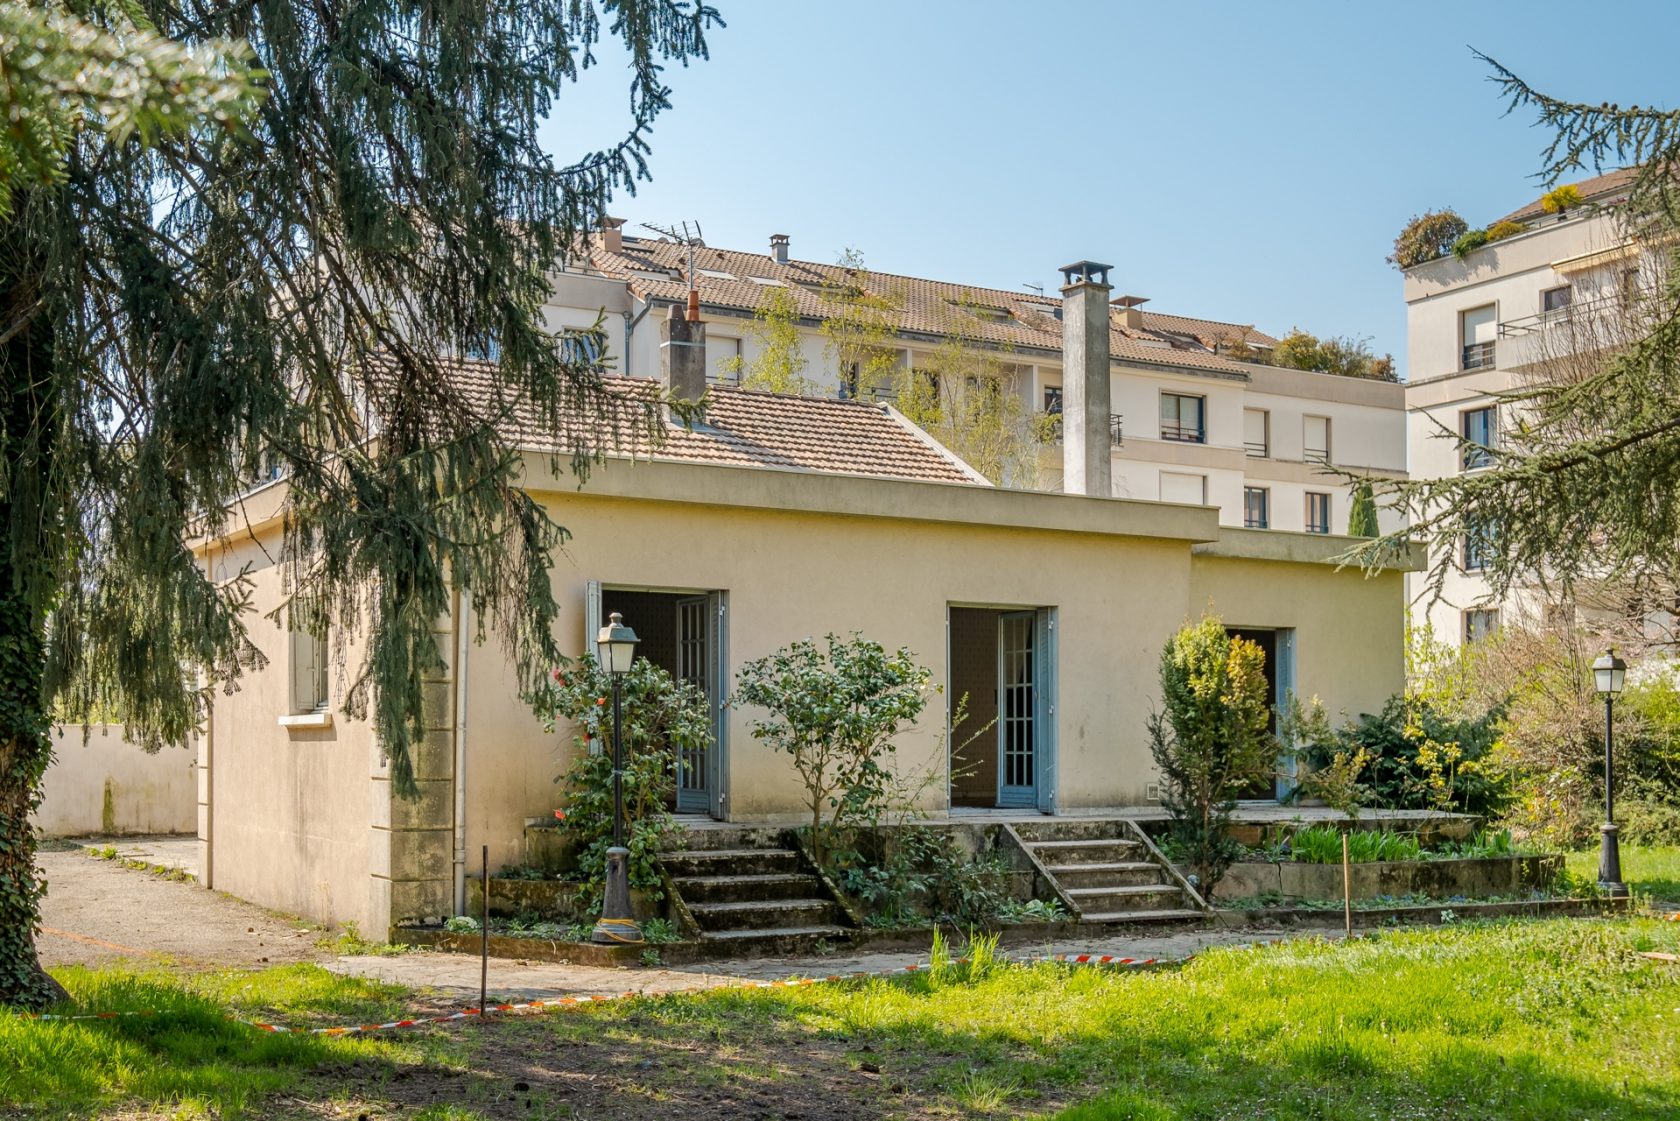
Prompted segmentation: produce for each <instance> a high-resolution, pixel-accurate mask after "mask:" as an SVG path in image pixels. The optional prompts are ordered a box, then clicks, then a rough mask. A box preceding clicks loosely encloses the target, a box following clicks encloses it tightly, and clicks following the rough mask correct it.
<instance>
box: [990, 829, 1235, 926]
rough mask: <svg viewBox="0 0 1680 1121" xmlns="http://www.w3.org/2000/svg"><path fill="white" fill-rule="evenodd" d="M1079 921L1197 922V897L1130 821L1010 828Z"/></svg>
mask: <svg viewBox="0 0 1680 1121" xmlns="http://www.w3.org/2000/svg"><path fill="white" fill-rule="evenodd" d="M1011 828H1012V829H1013V830H1014V831H1015V836H1016V838H1017V839H1018V840H1019V841H1020V843H1021V847H1022V848H1023V849H1025V850H1026V852H1027V854H1028V856H1030V857H1031V858H1032V859H1033V861H1034V862H1036V863H1037V865H1038V867H1039V870H1040V871H1041V872H1043V873H1044V875H1045V877H1046V878H1047V879H1049V880H1050V882H1051V884H1052V885H1053V886H1054V887H1055V889H1056V893H1057V894H1058V895H1059V896H1061V898H1062V900H1063V902H1064V903H1065V904H1066V905H1067V906H1068V908H1069V910H1071V911H1072V912H1073V913H1074V914H1075V915H1077V916H1078V918H1079V921H1080V922H1093V923H1170V922H1196V921H1201V920H1203V919H1205V918H1206V917H1207V912H1206V911H1205V910H1204V909H1203V904H1202V901H1201V900H1200V899H1197V898H1196V897H1195V895H1194V893H1193V892H1190V891H1188V890H1187V888H1186V886H1185V885H1184V884H1183V883H1182V881H1180V880H1179V879H1178V877H1177V876H1175V875H1174V874H1173V873H1172V871H1171V870H1170V869H1169V868H1168V867H1167V866H1166V863H1165V862H1164V861H1162V860H1161V859H1160V858H1159V854H1158V853H1156V852H1154V851H1153V846H1151V845H1149V843H1148V842H1147V841H1146V840H1145V839H1144V837H1143V835H1142V834H1141V833H1139V832H1138V831H1137V827H1136V826H1135V825H1133V824H1132V823H1131V822H1129V821H1125V820H1123V819H1120V820H1107V821H1103V820H1095V819H1091V820H1082V819H1078V818H1046V819H1045V820H1043V821H1027V822H1017V823H1015V824H1014V825H1012V826H1011Z"/></svg>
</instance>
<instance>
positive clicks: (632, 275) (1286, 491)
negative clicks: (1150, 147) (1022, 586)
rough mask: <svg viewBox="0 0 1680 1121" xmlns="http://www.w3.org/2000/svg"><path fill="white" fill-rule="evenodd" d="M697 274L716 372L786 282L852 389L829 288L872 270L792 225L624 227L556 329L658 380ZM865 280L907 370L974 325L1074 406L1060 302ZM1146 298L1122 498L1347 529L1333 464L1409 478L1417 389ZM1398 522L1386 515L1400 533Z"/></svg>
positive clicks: (560, 308) (836, 391) (561, 295)
mask: <svg viewBox="0 0 1680 1121" xmlns="http://www.w3.org/2000/svg"><path fill="white" fill-rule="evenodd" d="M691 270H692V280H693V287H694V288H695V290H696V291H697V293H698V298H699V302H700V308H701V313H702V316H703V318H704V319H705V321H706V325H707V329H706V333H705V339H706V348H707V364H708V371H709V374H710V376H711V377H712V378H713V379H714V380H726V379H727V378H729V376H730V374H729V371H730V369H731V368H733V367H736V366H737V365H738V364H740V365H745V366H747V367H748V368H750V367H751V365H752V363H753V362H754V361H755V360H756V359H757V357H758V354H759V349H760V343H759V342H758V339H757V338H756V337H755V333H754V332H753V330H752V329H751V327H752V325H753V316H754V312H755V310H756V309H757V308H758V307H759V305H760V303H761V302H762V301H763V298H764V294H765V291H766V290H767V289H769V288H771V287H781V288H785V289H787V290H788V291H790V292H791V293H792V294H793V296H794V297H795V300H796V302H797V304H798V309H799V318H798V331H799V337H800V351H801V354H802V356H803V357H804V359H805V361H806V363H807V364H806V367H805V369H804V370H803V372H802V373H803V376H804V377H805V378H807V379H809V380H810V381H812V382H813V383H815V385H816V386H817V390H818V392H820V393H823V394H828V395H841V394H842V393H843V392H844V390H843V388H842V383H843V379H842V376H841V371H840V370H839V368H838V362H837V360H836V357H835V355H834V353H833V351H832V348H831V347H829V346H828V345H827V340H826V339H825V338H824V336H823V335H822V333H821V330H820V327H821V323H822V319H823V317H824V315H825V313H827V312H828V310H829V308H830V307H831V306H832V305H826V304H825V303H824V302H823V298H822V297H823V292H824V289H825V288H827V287H831V286H834V285H842V284H849V283H853V281H854V278H855V277H857V276H858V275H860V274H856V273H852V272H849V270H847V269H845V268H843V267H841V266H834V265H819V264H815V263H813V262H808V261H800V260H797V259H795V258H793V257H792V256H791V254H790V252H789V242H788V239H787V237H786V236H785V235H775V236H774V237H773V238H772V239H771V244H770V246H769V248H768V251H767V252H764V253H748V252H740V251H734V250H723V249H718V248H715V247H710V246H694V247H690V246H688V245H684V244H679V243H677V242H675V241H672V240H668V239H651V238H636V237H632V236H630V235H628V234H625V233H623V232H622V230H621V229H619V228H618V227H617V226H616V225H615V226H613V227H611V228H609V229H607V230H606V231H605V232H604V233H603V234H602V235H601V236H600V237H598V238H596V239H594V240H593V241H592V242H591V244H590V246H589V247H588V249H587V251H586V252H584V253H580V254H579V255H578V256H577V257H576V258H575V259H573V260H570V261H568V262H566V263H565V265H564V266H563V267H562V268H561V269H560V270H559V271H558V272H557V273H556V275H555V276H554V278H553V281H554V295H553V297H552V299H551V303H550V306H549V309H548V314H549V322H550V325H551V326H552V327H555V328H562V327H573V328H576V327H587V326H590V325H592V324H594V323H595V322H596V321H597V319H598V318H599V317H602V316H604V317H605V320H604V323H605V328H606V333H607V338H608V348H609V349H608V356H607V357H608V359H609V361H610V362H611V364H612V368H613V369H615V370H616V371H618V372H619V373H623V374H628V375H630V376H636V377H654V376H657V374H658V371H659V369H660V346H661V342H662V336H661V324H662V320H663V319H664V317H665V314H666V313H667V312H668V310H669V308H670V307H671V306H672V305H674V304H681V303H683V302H685V300H686V298H687V292H688V288H689V282H690V279H691V275H690V274H691ZM861 275H862V276H864V277H865V278H866V279H865V281H864V282H865V283H867V284H868V285H869V286H870V290H871V291H880V292H883V293H885V292H889V291H890V292H891V293H892V294H893V296H894V297H895V299H896V300H898V301H899V302H900V303H901V309H900V310H899V312H897V313H896V316H895V328H896V337H895V339H894V343H895V346H896V347H897V348H898V349H899V351H900V354H899V356H898V359H897V361H898V362H899V364H900V365H901V367H903V366H908V367H909V368H912V369H915V368H920V367H922V366H923V365H925V364H927V363H928V362H929V360H930V358H931V356H932V355H933V353H934V351H935V350H936V349H937V348H938V347H939V345H940V344H941V342H942V341H943V340H944V338H945V337H946V334H947V331H948V330H949V329H950V328H951V325H952V324H953V323H958V329H959V330H960V331H961V332H962V334H963V335H964V336H965V337H966V338H968V339H970V340H972V341H974V342H976V343H978V344H979V345H990V346H995V347H996V348H997V352H998V357H999V359H1000V360H1001V361H1005V362H1007V363H1008V364H1009V365H1010V366H1012V367H1013V371H1014V388H1015V392H1017V393H1018V394H1019V395H1020V397H1021V402H1022V405H1023V407H1024V411H1026V412H1028V413H1042V412H1050V413H1059V412H1060V408H1061V396H1062V390H1063V376H1062V375H1063V369H1062V326H1063V325H1062V323H1061V301H1060V299H1058V298H1057V297H1056V296H1054V295H1040V294H1038V293H1035V292H1007V291H1000V290H995V289H985V288H977V287H973V286H965V285H957V284H947V283H941V282H935V281H929V280H924V279H921V278H914V277H903V276H893V275H889V274H882V273H874V272H870V273H866V274H861ZM1143 302H1145V301H1143V300H1141V299H1139V298H1137V297H1130V296H1122V297H1119V298H1117V299H1115V300H1114V301H1113V303H1112V306H1111V309H1110V328H1111V348H1110V349H1111V356H1110V370H1111V379H1110V381H1111V394H1110V396H1111V401H1112V409H1113V414H1112V425H1111V428H1112V448H1111V455H1112V484H1111V493H1112V495H1113V496H1115V497H1120V498H1134V499H1145V500H1154V501H1166V502H1178V503H1189V504H1194V505H1210V506H1215V507H1217V508H1218V509H1219V512H1220V523H1221V524H1222V525H1226V526H1231V527H1244V526H1246V527H1250V528H1266V529H1273V530H1282V531H1293V532H1301V533H1315V534H1331V535H1340V534H1345V533H1346V531H1347V525H1348V516H1349V512H1350V506H1351V496H1350V493H1349V488H1348V486H1347V485H1346V483H1345V482H1344V481H1343V480H1342V479H1341V478H1339V477H1337V476H1335V475H1333V474H1331V473H1330V472H1329V471H1327V470H1326V467H1327V465H1334V466H1335V467H1337V468H1341V469H1352V470H1355V471H1358V472H1361V473H1369V474H1372V475H1376V476H1382V477H1397V476H1399V475H1401V474H1402V473H1403V472H1404V470H1405V463H1406V454H1407V452H1406V437H1405V412H1404V409H1405V390H1404V387H1403V386H1402V385H1400V384H1398V383H1391V382H1382V381H1374V380H1365V379H1355V378H1344V377H1338V376H1334V375H1329V374H1320V373H1312V372H1307V371H1301V370H1290V369H1282V368H1278V367H1273V366H1269V365H1264V364H1261V363H1257V362H1253V361H1244V360H1242V357H1241V356H1242V355H1245V354H1248V353H1251V352H1262V353H1263V352H1264V351H1266V350H1267V349H1269V348H1270V347H1272V346H1273V345H1275V343H1276V340H1275V339H1273V338H1272V337H1271V336H1268V335H1266V334H1264V333H1262V332H1259V331H1256V330H1255V329H1254V328H1253V327H1250V326H1244V325H1239V324H1230V323H1221V322H1215V321H1210V320H1203V319H1196V318H1191V317H1185V316H1176V315H1163V314H1157V313H1154V312H1146V311H1143V310H1141V307H1140V306H1139V305H1141V304H1142V303H1143ZM959 320H960V323H959ZM1233 350H1235V353H1233ZM1042 462H1043V470H1042V471H1041V473H1040V475H1039V477H1038V478H1037V479H1036V480H1034V481H1033V483H1032V485H1034V486H1036V487H1037V488H1039V489H1048V490H1059V489H1062V486H1061V455H1060V452H1059V450H1058V449H1057V448H1056V447H1054V446H1050V447H1046V449H1045V451H1044V455H1043V460H1042ZM1398 524H1399V522H1398V519H1396V518H1393V517H1391V516H1389V515H1386V514H1385V515H1383V518H1382V528H1383V529H1384V530H1389V529H1392V528H1395V527H1396V526H1398Z"/></svg>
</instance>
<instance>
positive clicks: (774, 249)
mask: <svg viewBox="0 0 1680 1121" xmlns="http://www.w3.org/2000/svg"><path fill="white" fill-rule="evenodd" d="M770 256H772V257H774V258H775V259H776V263H777V264H778V265H785V264H787V263H788V235H787V234H771V235H770Z"/></svg>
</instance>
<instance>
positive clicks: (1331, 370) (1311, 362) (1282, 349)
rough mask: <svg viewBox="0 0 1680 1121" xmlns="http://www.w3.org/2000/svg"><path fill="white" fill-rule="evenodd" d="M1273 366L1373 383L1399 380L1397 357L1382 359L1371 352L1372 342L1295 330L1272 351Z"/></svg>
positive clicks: (1348, 336)
mask: <svg viewBox="0 0 1680 1121" xmlns="http://www.w3.org/2000/svg"><path fill="white" fill-rule="evenodd" d="M1270 361H1271V364H1272V365H1274V366H1282V367H1284V368H1285V369H1290V370H1312V371H1315V372H1317V373H1321V374H1335V375H1336V376H1337V377H1344V378H1368V379H1371V380H1373V381H1396V380H1398V377H1397V375H1396V374H1395V372H1394V356H1393V355H1391V354H1390V355H1384V356H1383V357H1381V358H1378V357H1377V356H1376V355H1374V354H1372V353H1371V342H1370V340H1369V339H1357V338H1354V337H1353V336H1351V335H1343V336H1335V335H1327V336H1325V337H1324V338H1322V339H1321V338H1319V337H1318V336H1317V335H1313V334H1310V333H1309V332H1307V331H1303V330H1301V328H1299V327H1295V328H1292V329H1291V330H1290V332H1289V334H1287V335H1285V336H1284V337H1283V338H1281V339H1279V340H1278V344H1277V346H1276V347H1274V348H1273V349H1272V353H1271V359H1270Z"/></svg>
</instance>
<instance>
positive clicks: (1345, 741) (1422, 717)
mask: <svg viewBox="0 0 1680 1121" xmlns="http://www.w3.org/2000/svg"><path fill="white" fill-rule="evenodd" d="M1502 717H1503V710H1499V709H1496V710H1493V711H1490V712H1486V713H1484V714H1482V715H1481V716H1479V717H1476V718H1474V719H1462V718H1454V717H1451V716H1448V715H1447V714H1446V713H1445V712H1443V711H1442V710H1441V708H1440V707H1439V706H1438V705H1436V704H1435V702H1433V701H1431V700H1429V699H1427V698H1424V697H1411V698H1408V697H1405V696H1394V697H1390V698H1389V700H1388V703H1386V704H1385V705H1383V710H1382V712H1380V713H1377V714H1374V715H1373V714H1370V713H1367V714H1364V715H1362V716H1360V717H1359V718H1358V720H1356V721H1355V722H1353V723H1351V724H1349V725H1347V726H1345V727H1343V728H1341V729H1339V730H1338V731H1337V732H1336V733H1335V735H1334V736H1333V737H1331V739H1330V740H1329V741H1327V742H1324V743H1316V744H1309V745H1307V749H1306V751H1305V753H1304V754H1305V757H1306V759H1307V761H1308V762H1309V763H1310V764H1311V765H1312V766H1313V767H1316V768H1323V767H1327V766H1330V765H1331V764H1333V763H1334V762H1335V753H1336V752H1342V751H1348V750H1354V749H1359V750H1363V751H1364V753H1365V755H1366V765H1365V767H1364V768H1363V772H1362V781H1363V786H1364V787H1365V788H1366V789H1367V790H1368V791H1369V801H1368V804H1369V805H1371V806H1376V807H1380V808H1382V809H1391V810H1430V809H1432V810H1439V811H1443V812H1446V811H1453V812H1458V813H1472V814H1480V815H1483V816H1487V815H1492V814H1497V813H1498V812H1499V811H1500V810H1502V809H1503V808H1504V806H1505V805H1506V803H1507V801H1508V800H1509V797H1510V787H1509V782H1508V779H1507V776H1506V775H1505V774H1504V773H1503V771H1502V770H1501V769H1500V768H1498V767H1497V766H1495V765H1494V762H1493V759H1492V758H1491V754H1492V752H1493V749H1494V747H1495V745H1496V744H1497V743H1498V742H1499V733H1500V721H1501V719H1502Z"/></svg>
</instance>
